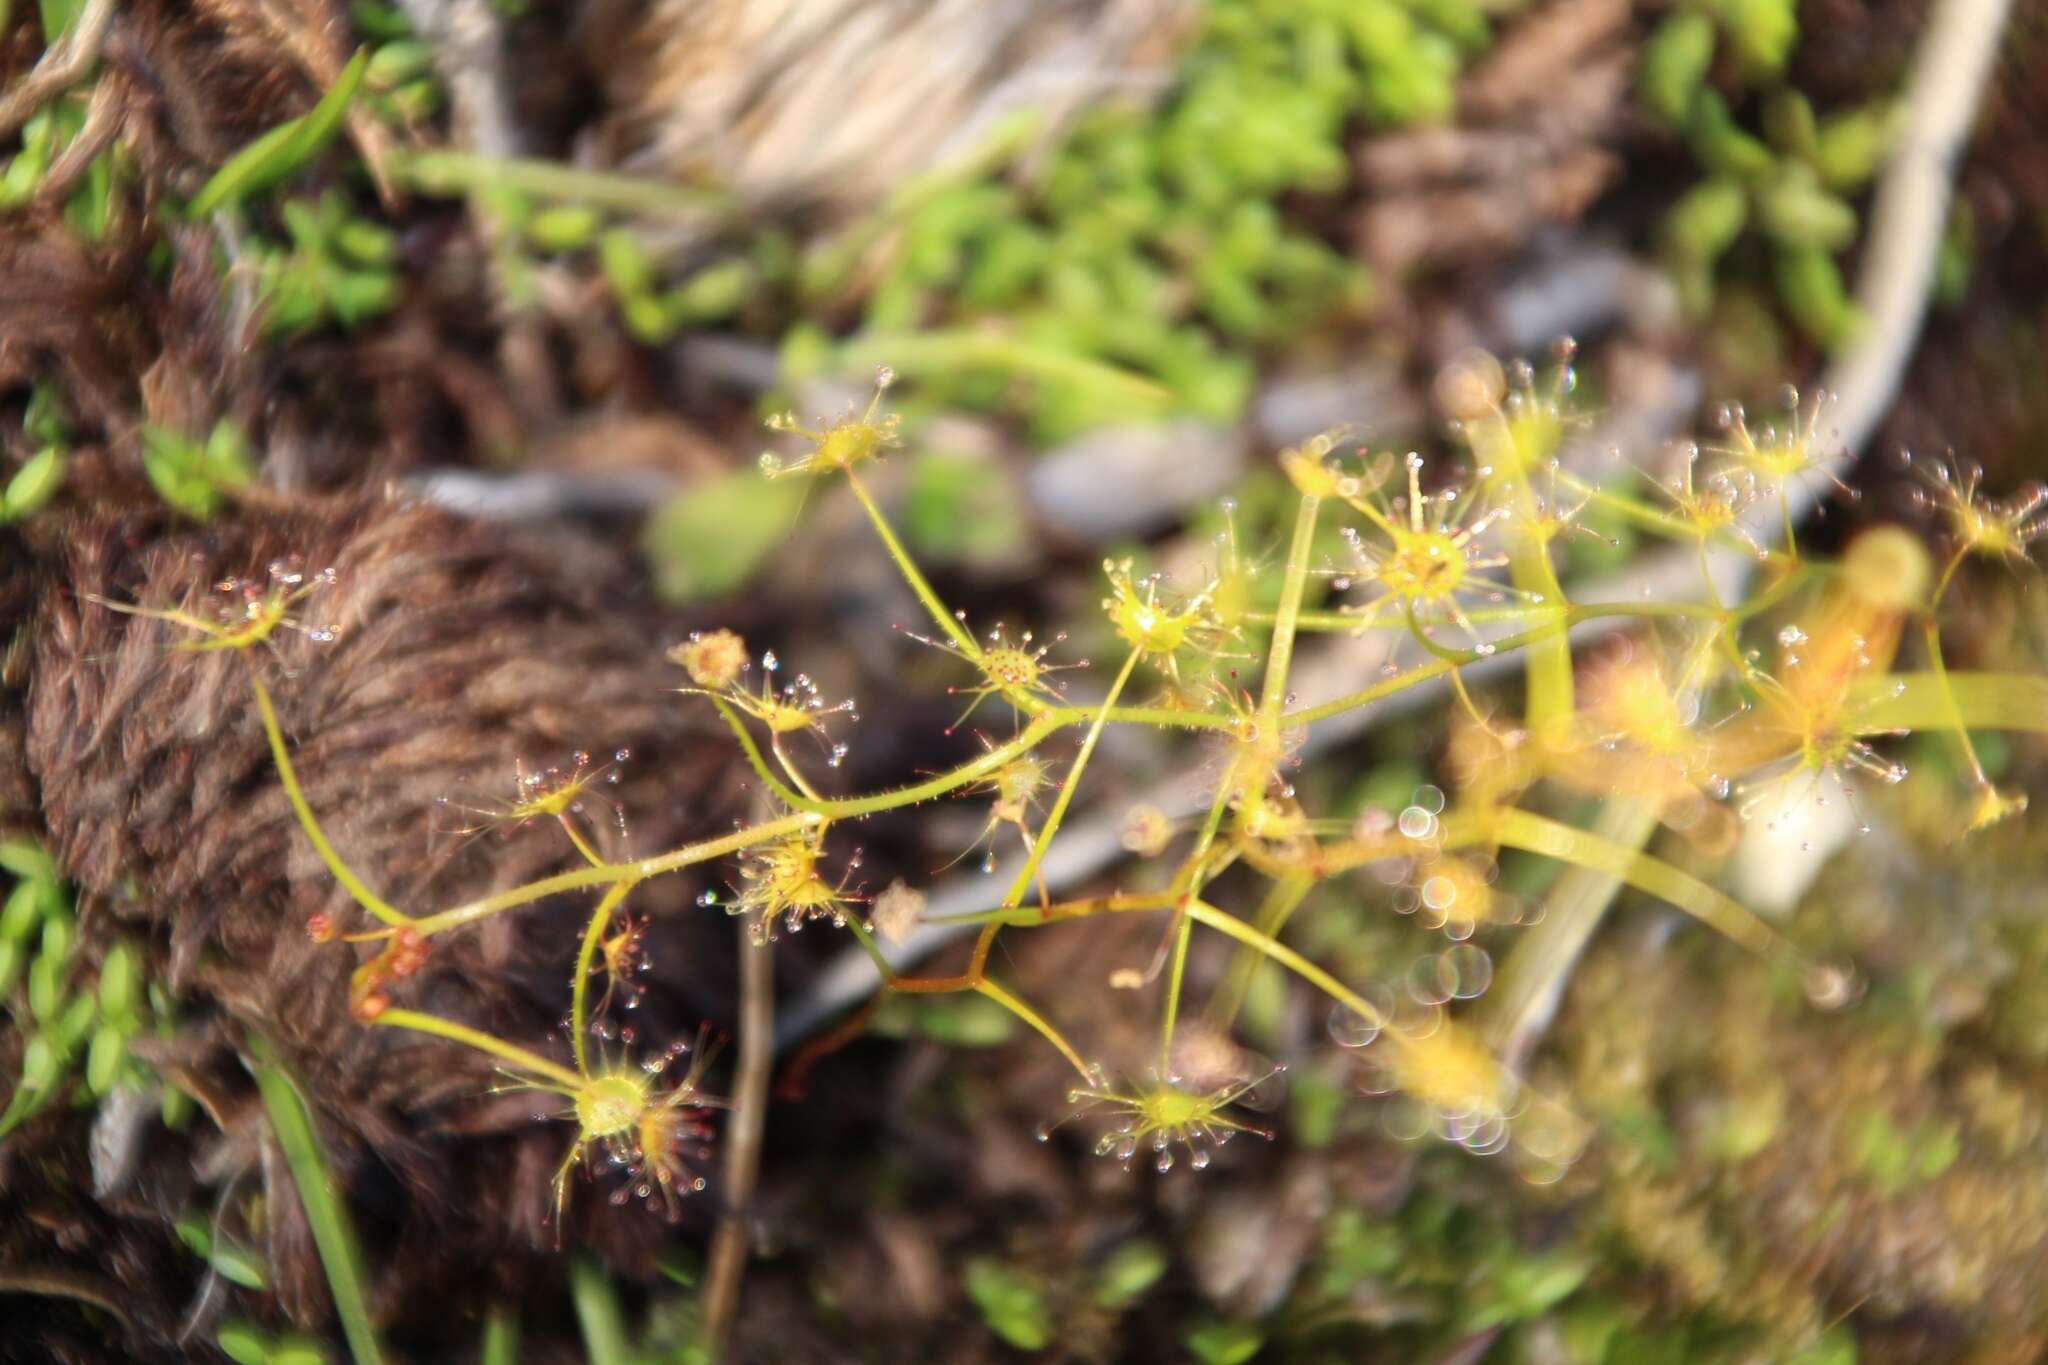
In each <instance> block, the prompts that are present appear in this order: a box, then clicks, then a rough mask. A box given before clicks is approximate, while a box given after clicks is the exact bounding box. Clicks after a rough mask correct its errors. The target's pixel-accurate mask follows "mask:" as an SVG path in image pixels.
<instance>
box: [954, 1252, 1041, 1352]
mask: <svg viewBox="0 0 2048 1365" xmlns="http://www.w3.org/2000/svg"><path fill="white" fill-rule="evenodd" d="M965 1283H966V1286H967V1297H968V1298H970V1299H972V1300H973V1301H974V1306H975V1307H976V1308H977V1309H979V1310H980V1311H981V1320H982V1321H983V1322H985V1323H986V1324H988V1329H989V1330H990V1331H991V1332H994V1333H995V1334H996V1335H997V1336H999V1337H1001V1338H1002V1339H1003V1340H1004V1341H1006V1342H1008V1343H1009V1344H1010V1345H1012V1346H1015V1347H1016V1348H1017V1349H1018V1350H1020V1351H1036V1350H1040V1349H1042V1348H1044V1347H1045V1346H1047V1345H1049V1344H1051V1342H1052V1337H1053V1319H1052V1314H1051V1312H1050V1311H1049V1310H1048V1309H1047V1308H1046V1306H1045V1295H1044V1292H1043V1290H1042V1289H1041V1287H1040V1285H1039V1283H1038V1281H1037V1280H1036V1279H1035V1278H1033V1277H1032V1276H1031V1275H1029V1274H1027V1273H1026V1272H1024V1271H1023V1270H1020V1269H1018V1268H1017V1267H1015V1266H1013V1265H1010V1264H1008V1263H1007V1262H1004V1261H999V1260H997V1259H995V1258H994V1257H992V1256H977V1257H976V1258H975V1259H973V1260H971V1261H969V1262H968V1263H967V1271H966V1276H965Z"/></svg>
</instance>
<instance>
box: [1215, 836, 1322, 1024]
mask: <svg viewBox="0 0 2048 1365" xmlns="http://www.w3.org/2000/svg"><path fill="white" fill-rule="evenodd" d="M1315 884H1316V883H1315V879H1314V878H1313V877H1305V876H1301V875H1298V874H1297V875H1291V876H1283V877H1278V878H1275V879H1274V881H1273V884H1272V885H1271V886H1269V887H1267V888H1266V897H1265V899H1264V900H1262V901H1260V902H1259V908H1258V909H1257V910H1256V911H1254V912H1253V914H1252V925H1253V927H1255V928H1256V929H1257V930H1258V931H1259V932H1260V933H1262V934H1264V935H1266V936H1267V937H1268V938H1271V939H1274V940H1278V939H1279V937H1280V932H1281V930H1283V929H1285V928H1286V927H1287V921H1288V919H1289V918H1291V917H1292V916H1293V914H1294V912H1295V910H1296V909H1297V908H1298V907H1299V906H1300V905H1301V903H1302V901H1303V900H1304V899H1306V898H1307V896H1308V893H1309V891H1310V889H1311V888H1313V887H1314V886H1315ZM1258 966H1259V959H1258V955H1257V954H1256V953H1255V952H1254V951H1253V950H1252V949H1250V948H1242V947H1241V948H1239V949H1238V950H1237V956H1236V957H1234V958H1232V959H1231V963H1230V971H1229V973H1228V974H1227V975H1226V976H1225V977H1224V978H1223V984H1222V985H1221V986H1219V987H1217V990H1216V994H1215V995H1214V996H1213V997H1211V999H1210V1001H1209V1022H1210V1024H1211V1025H1212V1026H1213V1027H1215V1028H1217V1029H1228V1028H1230V1027H1231V1026H1232V1025H1234V1024H1235V1023H1236V1022H1237V1015H1238V1011H1239V1010H1242V1009H1243V1008H1244V999H1245V996H1246V995H1247V994H1249V993H1250V991H1251V987H1252V974H1253V973H1254V972H1256V971H1257V970H1258Z"/></svg>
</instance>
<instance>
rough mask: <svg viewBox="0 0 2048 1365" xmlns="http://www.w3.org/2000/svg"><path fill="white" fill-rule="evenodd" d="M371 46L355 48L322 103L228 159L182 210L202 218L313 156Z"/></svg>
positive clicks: (349, 95) (335, 124)
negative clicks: (354, 53) (184, 209)
mask: <svg viewBox="0 0 2048 1365" xmlns="http://www.w3.org/2000/svg"><path fill="white" fill-rule="evenodd" d="M369 65H370V50H369V49H368V48H358V49H357V50H356V55H355V56H353V57H351V58H349V62H348V65H347V66H345V67H343V68H342V69H341V75H340V76H339V77H338V78H336V80H335V82H334V85H333V86H332V87H331V88H330V89H329V90H328V91H327V93H326V94H324V95H322V96H321V97H320V102H319V103H318V104H316V105H314V106H313V107H312V108H311V109H309V110H307V111H306V112H305V113H303V114H301V115H299V117H297V118H295V119H287V120H285V121H284V122H283V123H280V124H278V125H277V127H275V128H272V129H271V130H270V131H269V132H267V133H264V134H263V135H262V136H261V137H258V138H257V139H256V140H255V141H254V142H251V143H250V144H249V145H248V146H246V147H244V148H242V150H241V151H239V152H236V153H235V154H234V155H233V156H231V157H229V158H228V159H227V164H226V165H224V166H222V167H221V168H220V169H219V170H217V171H215V172H214V173H213V178H212V179H210V180H208V181H207V182H206V183H205V184H204V185H202V186H201V187H200V190H199V193H198V194H196V195H194V196H192V202H191V203H190V204H189V205H187V206H186V212H187V213H188V214H189V215H190V216H191V217H193V218H204V217H205V216H206V215H207V214H209V213H212V212H213V211H214V210H215V209H221V208H226V207H227V206H228V205H230V204H239V203H240V202H241V201H242V200H244V199H246V198H248V197H249V196H250V195H252V194H255V193H256V192H257V191H258V190H263V189H267V188H269V187H270V186H272V185H275V184H276V183H277V182H278V181H280V180H282V179H284V178H285V177H286V176H288V175H290V174H291V173H292V172H293V171H295V170H297V169H298V168H299V167H301V166H303V165H305V164H306V162H308V161H310V160H312V159H313V157H314V155H315V154H316V153H318V152H319V150H320V149H321V148H322V147H325V146H326V145H327V143H328V140H329V139H330V138H332V137H333V136H334V134H335V132H336V131H337V130H338V129H339V128H340V127H341V120H342V116H343V115H344V114H346V113H347V112H348V102H349V101H350V100H351V99H353V98H354V97H355V93H356V90H357V88H358V87H359V86H361V85H362V83H363V74H364V72H366V71H367V70H369Z"/></svg>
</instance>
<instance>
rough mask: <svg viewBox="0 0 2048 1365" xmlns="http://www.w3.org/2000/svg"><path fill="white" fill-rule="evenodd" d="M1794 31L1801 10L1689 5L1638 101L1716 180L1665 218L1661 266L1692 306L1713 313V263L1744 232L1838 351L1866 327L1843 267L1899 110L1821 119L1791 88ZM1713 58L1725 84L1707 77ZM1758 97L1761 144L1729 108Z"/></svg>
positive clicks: (1641, 76)
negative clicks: (1788, 74) (1720, 61)
mask: <svg viewBox="0 0 2048 1365" xmlns="http://www.w3.org/2000/svg"><path fill="white" fill-rule="evenodd" d="M1798 33H1799V25H1798V18H1797V15H1796V13H1795V10H1794V7H1793V5H1792V3H1791V0H1712V2H1710V3H1702V4H1687V5H1684V6H1681V7H1680V8H1679V9H1677V10H1675V11H1674V12H1673V13H1672V14H1671V15H1669V16H1668V17H1667V18H1665V19H1664V21H1663V22H1662V23H1661V24H1660V25H1659V26H1658V27H1657V30H1656V31H1655V32H1654V33H1653V34H1652V35H1651V37H1650V40H1649V43H1648V44H1647V46H1646V47H1645V48H1644V51H1643V60H1642V65H1641V67H1640V69H1639V72H1638V89H1639V92H1640V95H1641V98H1642V102H1643V104H1644V106H1645V107H1646V108H1647V109H1649V111H1650V112H1651V113H1652V114H1654V115H1655V116H1656V117H1657V118H1659V119H1661V120H1662V121H1663V122H1664V123H1665V124H1666V125H1668V126H1669V127H1671V128H1672V129H1673V130H1674V131H1676V132H1678V133H1680V134H1681V135H1682V136H1684V138H1685V139H1686V143H1687V145H1688V146H1689V147H1690V149H1691V151H1692V154H1693V157H1694V159H1695V160H1696V161H1697V162H1698V164H1699V166H1700V169H1701V170H1702V171H1703V172H1704V173H1705V175H1706V179H1704V180H1702V181H1701V182H1700V183H1699V184H1698V185H1695V186H1694V187H1693V188H1692V189H1690V190H1688V191H1686V193H1685V194H1684V195H1683V196H1681V197H1680V198H1679V200H1678V202H1677V203H1675V204H1674V205H1672V207H1671V209H1670V211H1669V213H1668V214H1667V215H1666V217H1665V220H1664V232H1663V239H1664V240H1663V253H1664V259H1665V262H1666V264H1667V266H1668V267H1669V269H1670V271H1671V274H1672V277H1673V279H1674V280H1675V281H1676V282H1677V284H1678V287H1679V293H1680V297H1681V298H1682V299H1683V301H1684V302H1685V304H1686V306H1687V307H1688V308H1689V309H1691V310H1692V311H1694V312H1695V313H1701V312H1704V311H1705V310H1706V308H1707V307H1708V305H1709V304H1710V303H1711V302H1712V300H1713V296H1714V271H1715V267H1716V265H1717V264H1718V263H1719V262H1720V261H1721V260H1722V259H1723V258H1724V257H1725V256H1726V255H1727V254H1728V253H1729V251H1730V250H1731V249H1732V248H1733V247H1734V246H1735V244H1736V242H1737V241H1738V240H1739V239H1740V238H1741V237H1742V235H1743V233H1744V232H1745V231H1747V232H1750V233H1752V234H1754V235H1755V236H1756V237H1758V238H1759V239H1761V241H1762V242H1763V243H1765V244H1766V246H1767V249H1768V252H1769V257H1770V261H1771V270H1772V278H1773V279H1774V281H1775V283H1776V288H1777V293H1778V298H1779V301H1780V302H1781V303H1782V304H1783V305H1784V307H1785V309H1786V311H1787V312H1788V313H1790V315H1791V316H1792V319H1793V321H1795V322H1796V323H1797V324H1798V325H1799V328H1800V330H1801V331H1803V332H1805V333H1806V335H1807V336H1809V337H1811V338H1812V339H1813V340H1815V341H1817V342H1820V343H1821V344H1823V345H1826V346H1830V347H1839V346H1841V345H1843V344H1845V343H1846V342H1847V341H1848V340H1849V339H1850V338H1851V337H1852V336H1853V335H1854V333H1855V331H1856V328H1857V327H1858V325H1859V315H1858V314H1857V312H1856V309H1855V306H1854V304H1853V303H1851V301H1850V299H1849V296H1848V290H1847V289H1846V287H1845V286H1844V284H1843V282H1842V274H1841V270H1840V267H1839V266H1838V265H1837V261H1838V260H1839V258H1840V256H1841V254H1842V252H1843V251H1845V250H1846V249H1847V248H1848V247H1850V246H1851V245H1852V244H1853V243H1854V242H1855V240H1856V237H1857V233H1858V215H1857V211H1856V209H1855V206H1854V205H1853V204H1852V203H1851V199H1852V198H1853V197H1854V196H1855V195H1856V194H1857V193H1859V192H1860V191H1861V190H1863V189H1864V187H1865V186H1867V185H1868V184H1869V182H1870V180H1871V178H1872V177H1873V176H1875V175H1876V173H1877V171H1878V168H1879V167H1880V165H1881V164H1882V162H1883V159H1884V156H1885V153H1886V151H1887V150H1888V149H1889V147H1890V144H1891V140H1892V136H1893V131H1894V128H1895V126H1896V122H1897V120H1896V108H1895V104H1894V102H1893V101H1891V100H1889V99H1878V100H1873V101H1871V102H1870V103H1868V104H1864V105H1860V106H1855V107H1851V108H1847V109H1841V110H1836V111H1833V112H1831V113H1829V114H1827V115H1826V116H1821V115H1818V114H1816V112H1815V111H1814V108H1813V105H1812V103H1811V102H1810V101H1809V100H1808V99H1807V97H1806V96H1805V95H1803V94H1801V93H1800V92H1799V91H1798V90H1797V89H1795V88H1793V87H1792V86H1790V85H1789V84H1786V83H1785V82H1784V80H1783V72H1784V68H1785V64H1786V61H1787V59H1788V58H1789V57H1790V55H1791V52H1792V49H1793V47H1794V45H1795V44H1796V42H1797V40H1798ZM1717 52H1718V53H1722V54H1724V55H1725V63H1724V65H1725V66H1726V68H1727V69H1728V71H1729V73H1730V74H1729V77H1728V79H1727V81H1726V83H1725V85H1721V84H1716V83H1714V82H1712V81H1710V80H1709V79H1708V78H1709V75H1710V74H1711V72H1712V71H1713V69H1714V65H1715V57H1716V54H1717ZM1724 89H1726V90H1727V91H1728V93H1726V94H1724V93H1723V92H1724ZM1752 90H1753V91H1755V92H1756V98H1755V101H1754V102H1755V104H1756V105H1757V107H1758V108H1759V109H1760V111H1761V122H1762V129H1763V135H1762V136H1758V135H1757V134H1756V133H1755V132H1752V131H1751V130H1750V129H1749V128H1746V127H1744V126H1743V124H1742V123H1741V122H1740V121H1739V120H1738V118H1737V115H1736V111H1735V109H1734V108H1733V107H1732V106H1731V104H1730V99H1731V97H1732V98H1736V99H1740V98H1741V97H1742V96H1743V95H1745V94H1746V93H1748V92H1750V91H1752Z"/></svg>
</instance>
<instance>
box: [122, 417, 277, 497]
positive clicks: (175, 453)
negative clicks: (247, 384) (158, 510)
mask: <svg viewBox="0 0 2048 1365" xmlns="http://www.w3.org/2000/svg"><path fill="white" fill-rule="evenodd" d="M142 472H143V473H145V474H147V475H148V476H149V481H150V483H152V484H153V485H155V487H156V491H157V492H158V493H160V494H162V495H163V500H164V501H165V502H167V503H169V504H170V505H171V506H173V507H175V508H177V509H178V510H179V511H180V512H183V513H184V514H185V515H186V516H189V517H192V518H194V519H195V520H198V521H205V520H206V519H207V518H208V517H211V516H212V515H213V514H214V513H215V512H217V511H219V510H220V506H221V503H222V501H223V500H224V499H225V498H226V497H227V496H228V495H229V494H230V493H232V492H233V491H234V490H235V489H238V488H245V487H247V486H248V484H249V481H250V480H251V479H252V478H253V477H254V474H255V471H254V470H253V468H252V467H251V465H250V461H249V443H248V440H247V439H246V438H245V437H244V436H243V435H242V431H241V428H239V427H237V426H236V425H235V424H234V423H232V422H230V421H228V420H227V419H226V418H222V419H221V420H220V421H219V422H217V423H215V424H214V428H213V430H212V431H211V432H210V433H208V435H207V437H206V439H205V440H204V441H198V440H195V439H193V438H192V437H190V436H187V435H185V434H184V433H183V432H179V431H172V430H170V429H169V428H167V427H156V426H146V427H144V428H143V429H142Z"/></svg>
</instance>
